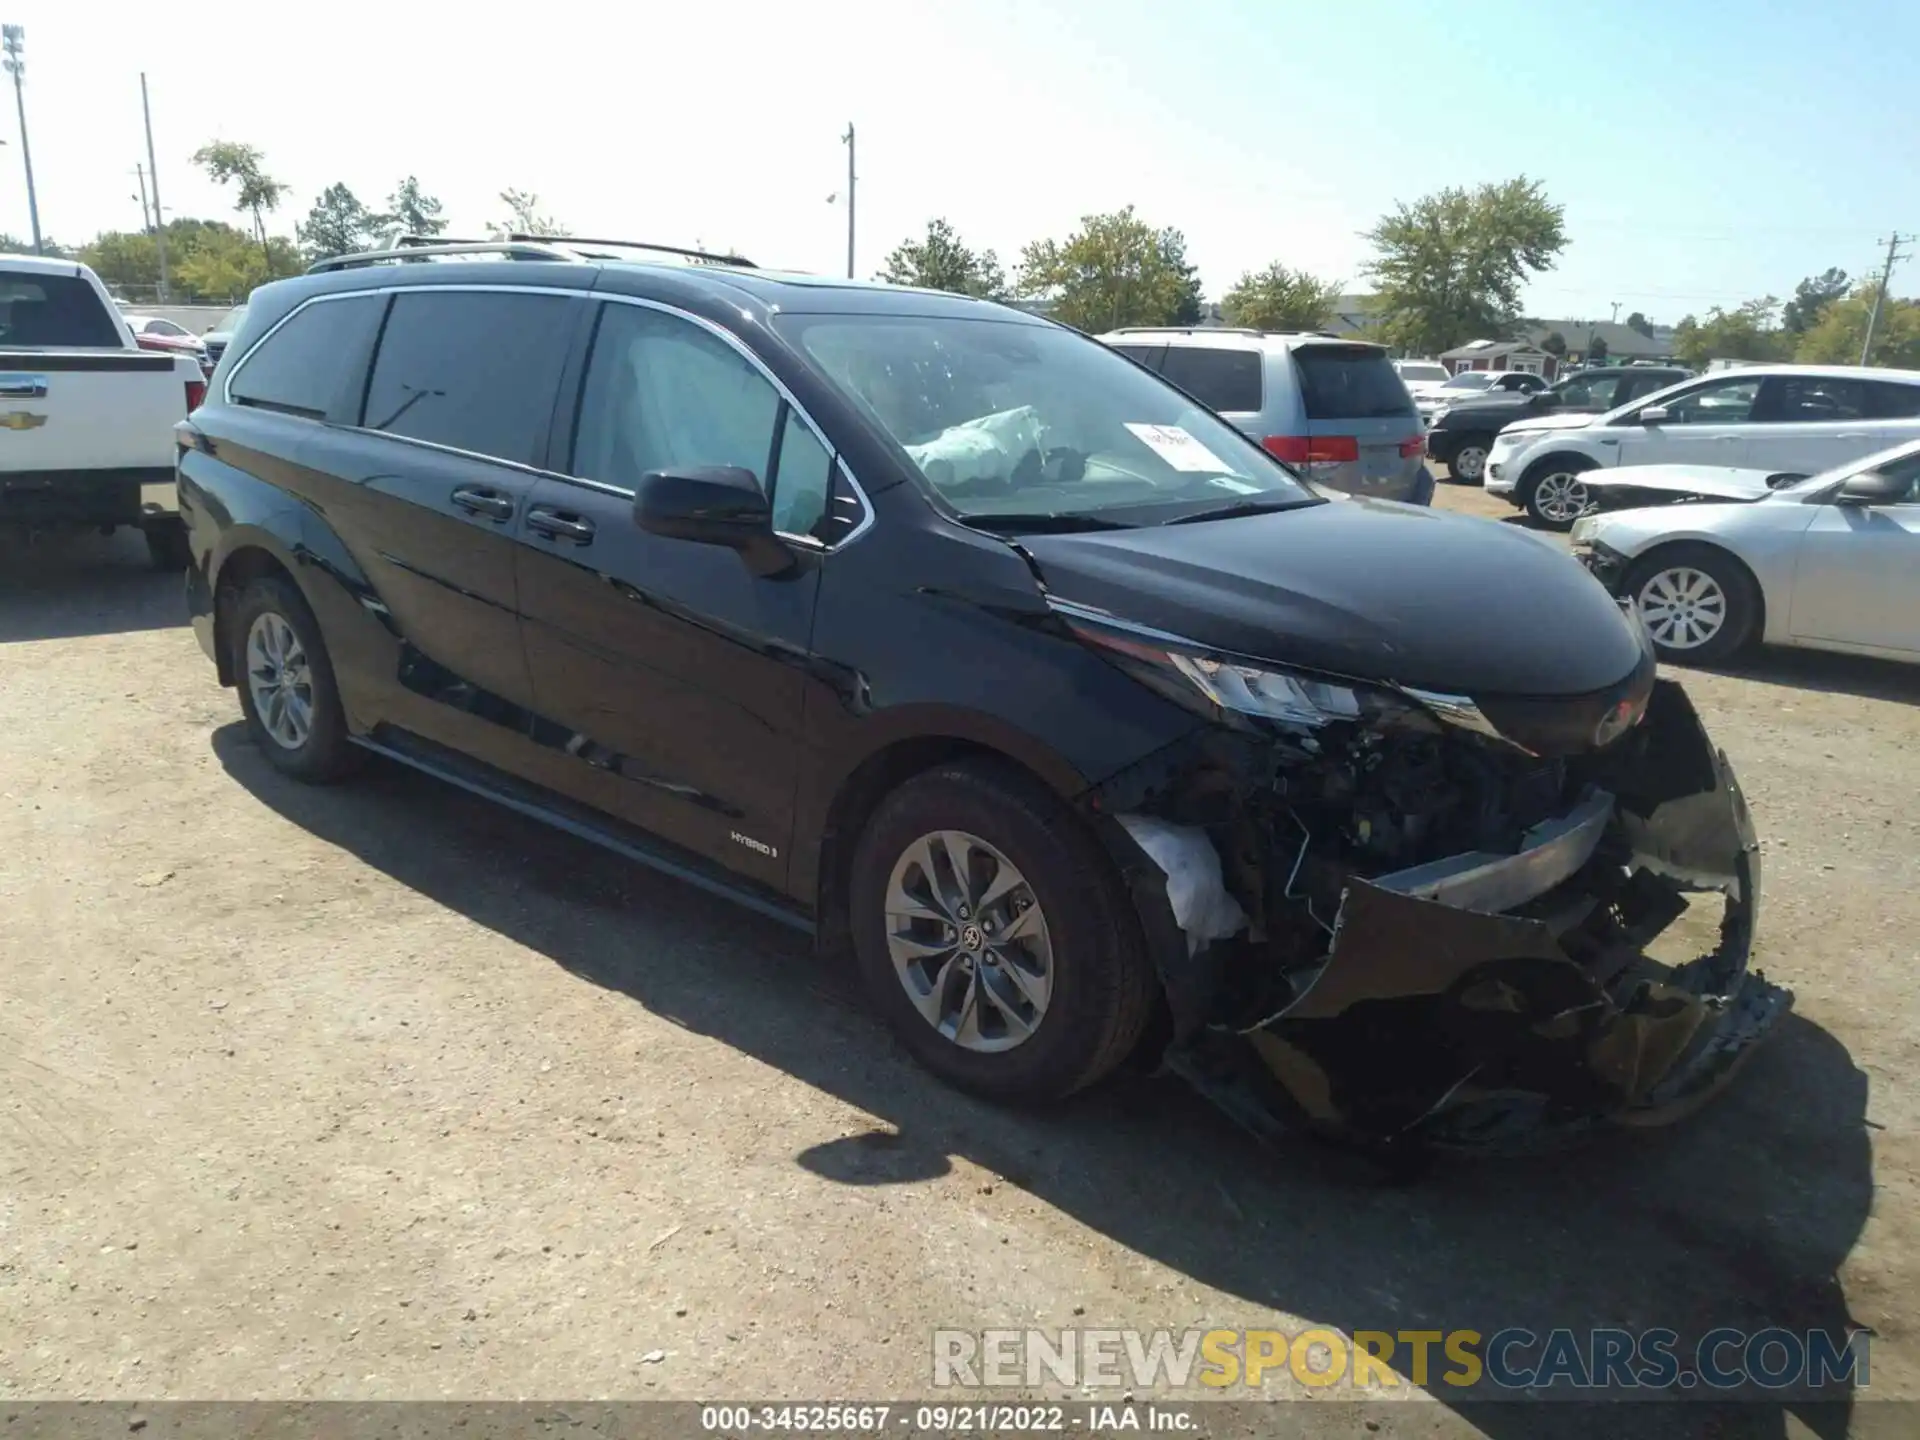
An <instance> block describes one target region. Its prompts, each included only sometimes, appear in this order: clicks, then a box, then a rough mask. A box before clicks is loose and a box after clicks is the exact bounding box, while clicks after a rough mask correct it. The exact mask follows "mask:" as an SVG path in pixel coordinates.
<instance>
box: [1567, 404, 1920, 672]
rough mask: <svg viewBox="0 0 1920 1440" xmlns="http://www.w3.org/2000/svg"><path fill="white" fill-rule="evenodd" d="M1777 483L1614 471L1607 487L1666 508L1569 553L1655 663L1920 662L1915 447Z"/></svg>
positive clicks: (1594, 519) (1673, 468)
mask: <svg viewBox="0 0 1920 1440" xmlns="http://www.w3.org/2000/svg"><path fill="white" fill-rule="evenodd" d="M1779 481H1780V477H1778V476H1776V475H1771V474H1769V473H1768V472H1766V471H1764V470H1722V471H1714V470H1709V469H1705V468H1695V467H1686V466H1678V465H1661V466H1649V467H1646V468H1645V469H1644V470H1639V469H1622V470H1615V471H1610V472H1608V474H1607V475H1606V477H1605V482H1604V483H1605V484H1607V485H1608V486H1609V487H1613V486H1618V487H1620V488H1622V489H1631V491H1632V492H1633V493H1634V494H1635V495H1637V496H1639V497H1642V498H1652V497H1653V496H1656V495H1662V496H1664V497H1665V498H1666V499H1667V500H1668V501H1669V502H1670V503H1666V504H1656V505H1648V506H1644V507H1639V508H1634V509H1630V510H1622V511H1618V512H1614V513H1608V514H1600V515H1589V516H1587V517H1585V518H1583V519H1582V520H1580V521H1579V522H1578V523H1577V524H1575V526H1574V527H1573V541H1574V546H1575V553H1576V554H1577V555H1578V556H1579V557H1580V558H1581V559H1582V560H1583V562H1584V563H1585V564H1586V565H1587V567H1588V568H1589V569H1590V570H1592V571H1593V573H1594V574H1595V575H1596V576H1598V577H1599V578H1600V581H1601V583H1602V584H1604V585H1606V586H1607V588H1608V589H1610V590H1612V591H1613V592H1614V593H1615V594H1617V595H1619V596H1620V597H1621V598H1622V599H1623V600H1626V601H1628V602H1630V603H1631V604H1632V605H1633V606H1634V608H1635V609H1636V610H1637V611H1638V612H1639V614H1640V617H1641V618H1642V619H1643V620H1645V621H1646V623H1647V628H1648V630H1649V631H1650V632H1651V633H1652V635H1653V642H1654V646H1655V648H1656V649H1657V650H1658V651H1659V653H1660V656H1661V658H1662V659H1665V660H1675V661H1693V662H1696V663H1700V664H1720V663H1723V662H1725V661H1728V660H1731V659H1734V658H1735V657H1737V656H1738V655H1740V654H1741V653H1742V652H1743V651H1744V650H1746V649H1747V648H1748V647H1749V646H1750V645H1751V644H1753V643H1755V642H1758V641H1764V642H1766V643H1767V644H1772V645H1792V646H1803V647H1806V648H1809V649H1814V650H1843V651H1847V652H1848V653H1851V654H1859V655H1878V656H1882V657H1884V658H1886V659H1891V660H1907V661H1920V441H1908V442H1907V443H1906V444H1903V445H1896V446H1893V447H1892V448H1890V449H1886V450H1881V451H1878V452H1876V453H1874V454H1872V455H1868V456H1866V457H1865V458H1862V459H1855V460H1849V461H1847V462H1845V463H1844V464H1841V465H1838V466H1835V467H1833V468H1832V469H1829V470H1824V471H1822V472H1821V473H1819V474H1817V475H1813V476H1810V477H1808V478H1806V479H1803V480H1797V481H1790V482H1788V483H1786V484H1781V483H1779Z"/></svg>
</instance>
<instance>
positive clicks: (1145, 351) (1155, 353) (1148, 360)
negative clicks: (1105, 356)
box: [1113, 345, 1167, 370]
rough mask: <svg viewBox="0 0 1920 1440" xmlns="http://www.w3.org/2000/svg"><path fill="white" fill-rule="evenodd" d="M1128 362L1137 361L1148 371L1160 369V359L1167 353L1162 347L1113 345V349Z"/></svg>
mask: <svg viewBox="0 0 1920 1440" xmlns="http://www.w3.org/2000/svg"><path fill="white" fill-rule="evenodd" d="M1113 348H1114V349H1115V350H1116V351H1118V352H1119V353H1120V354H1122V355H1124V356H1126V357H1127V358H1128V359H1129V360H1133V361H1137V362H1138V363H1140V364H1142V365H1144V366H1146V367H1147V368H1148V369H1149V370H1158V369H1159V368H1160V359H1161V357H1162V356H1164V355H1165V354H1166V353H1167V347H1166V346H1164V345H1115V346H1114V347H1113Z"/></svg>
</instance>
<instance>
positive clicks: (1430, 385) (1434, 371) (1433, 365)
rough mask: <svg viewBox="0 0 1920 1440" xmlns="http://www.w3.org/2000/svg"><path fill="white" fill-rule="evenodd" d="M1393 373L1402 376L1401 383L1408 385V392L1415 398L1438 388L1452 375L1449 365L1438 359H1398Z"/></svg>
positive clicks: (1394, 363) (1394, 364)
mask: <svg viewBox="0 0 1920 1440" xmlns="http://www.w3.org/2000/svg"><path fill="white" fill-rule="evenodd" d="M1393 373H1394V374H1396V375H1398V376H1399V377H1400V383H1401V384H1403V385H1405V386H1406V387H1407V393H1408V394H1409V395H1411V396H1413V398H1414V399H1415V400H1418V399H1419V398H1420V397H1421V396H1422V395H1425V394H1426V393H1427V392H1428V391H1430V390H1437V389H1439V388H1440V387H1441V386H1442V385H1444V384H1446V383H1447V381H1448V380H1449V379H1451V378H1452V377H1451V376H1450V375H1449V374H1448V372H1447V367H1446V366H1444V365H1442V364H1441V363H1440V362H1439V361H1438V360H1396V361H1394V362H1393Z"/></svg>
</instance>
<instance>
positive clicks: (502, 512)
mask: <svg viewBox="0 0 1920 1440" xmlns="http://www.w3.org/2000/svg"><path fill="white" fill-rule="evenodd" d="M452 499H453V503H454V506H455V508H457V509H460V510H464V511H466V512H467V513H468V514H469V515H485V516H486V517H487V518H488V519H490V520H511V519H512V518H513V500H512V499H511V498H510V497H508V496H506V495H502V494H501V493H500V492H499V491H498V490H489V489H488V488H487V487H486V486H484V485H462V486H459V487H458V488H457V489H455V490H454V492H453V496H452Z"/></svg>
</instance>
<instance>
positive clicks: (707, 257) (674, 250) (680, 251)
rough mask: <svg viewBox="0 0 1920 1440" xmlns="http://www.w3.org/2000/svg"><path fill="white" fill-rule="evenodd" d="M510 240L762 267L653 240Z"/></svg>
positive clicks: (529, 237) (543, 237)
mask: <svg viewBox="0 0 1920 1440" xmlns="http://www.w3.org/2000/svg"><path fill="white" fill-rule="evenodd" d="M507 239H509V240H522V241H526V242H529V243H531V244H539V245H561V246H567V247H572V248H582V247H597V246H603V245H604V246H607V247H609V248H611V249H615V250H653V251H657V252H658V253H660V254H662V255H679V256H682V257H684V258H686V259H688V260H701V261H705V262H706V263H707V264H709V265H739V266H743V267H744V268H746V269H748V270H757V269H759V268H760V267H759V266H757V265H755V264H754V263H753V261H751V260H749V259H747V257H746V256H744V255H719V254H715V253H714V252H713V251H711V250H689V249H687V248H686V247H685V246H684V245H656V244H654V243H653V242H652V241H651V240H599V239H594V238H592V237H590V236H586V235H520V234H515V235H509V236H507Z"/></svg>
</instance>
